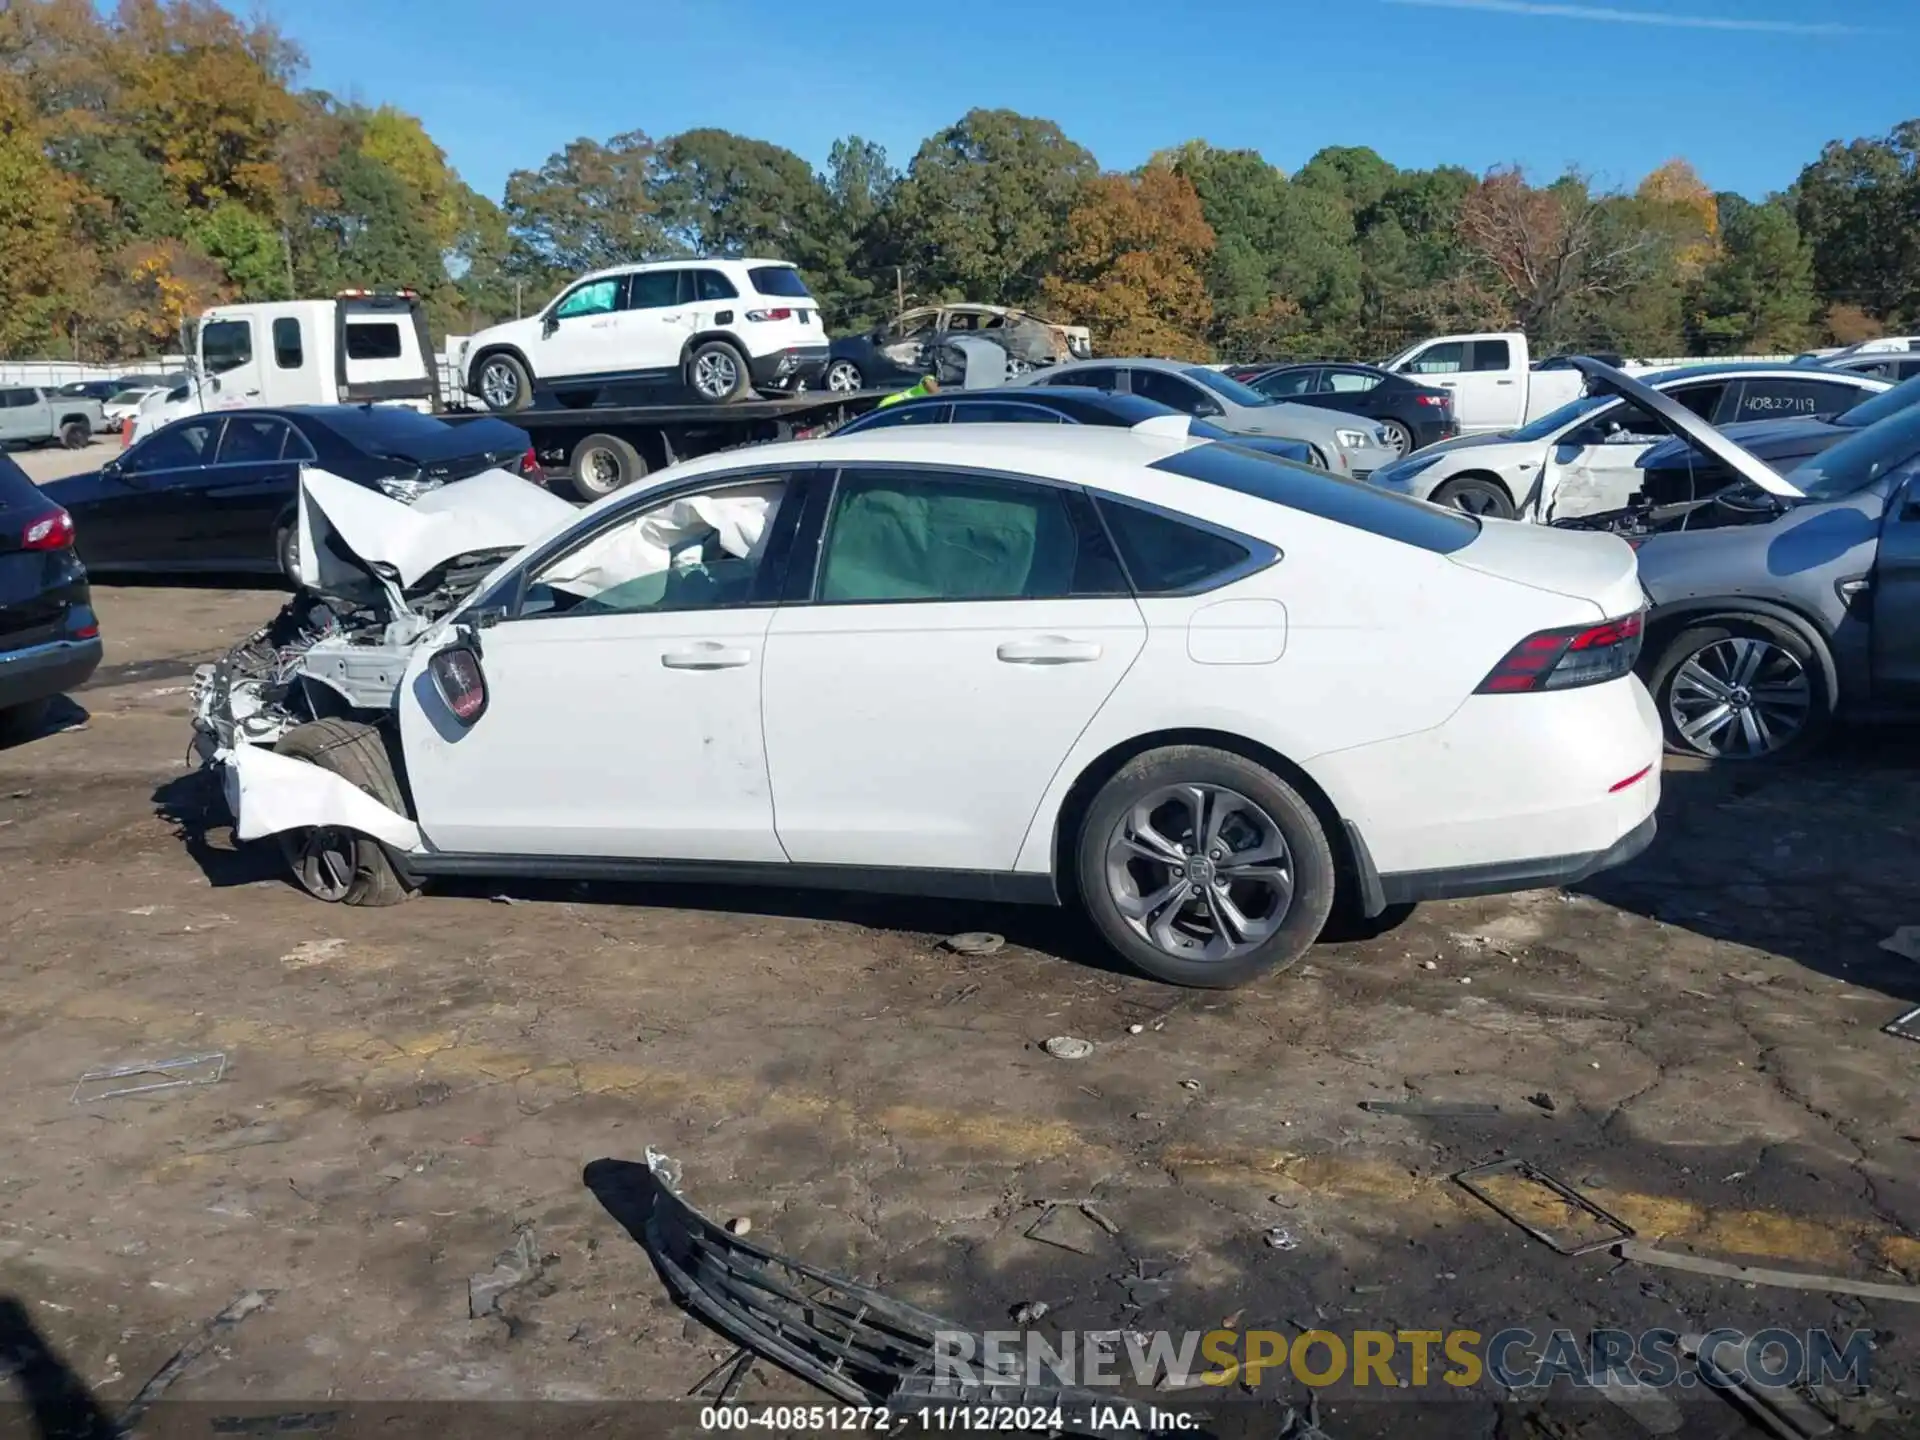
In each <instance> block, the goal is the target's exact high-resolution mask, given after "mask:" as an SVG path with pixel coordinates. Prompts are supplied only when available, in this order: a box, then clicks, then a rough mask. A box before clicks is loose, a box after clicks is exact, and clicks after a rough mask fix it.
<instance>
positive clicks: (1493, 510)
mask: <svg viewBox="0 0 1920 1440" xmlns="http://www.w3.org/2000/svg"><path fill="white" fill-rule="evenodd" d="M1427 498H1428V499H1430V500H1432V501H1433V503H1434V504H1436V505H1445V506H1447V507H1448V508H1450V509H1453V510H1459V511H1461V512H1463V513H1464V514H1468V515H1477V516H1479V517H1481V518H1482V519H1486V520H1511V519H1513V517H1514V514H1515V511H1514V508H1513V497H1512V496H1511V495H1509V494H1508V493H1507V487H1506V486H1504V485H1502V484H1501V483H1500V482H1499V481H1498V480H1482V479H1480V478H1479V477H1477V476H1473V475H1468V476H1464V477H1462V478H1461V479H1459V480H1449V481H1447V483H1446V484H1444V485H1441V486H1439V487H1437V488H1436V489H1435V490H1434V492H1433V494H1432V495H1430V496H1428V497H1427Z"/></svg>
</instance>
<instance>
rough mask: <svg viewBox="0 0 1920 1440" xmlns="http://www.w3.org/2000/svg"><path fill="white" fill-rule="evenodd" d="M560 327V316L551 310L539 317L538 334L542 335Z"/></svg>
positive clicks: (549, 333)
mask: <svg viewBox="0 0 1920 1440" xmlns="http://www.w3.org/2000/svg"><path fill="white" fill-rule="evenodd" d="M559 328H560V317H559V316H558V315H555V314H553V313H551V312H549V313H547V314H545V315H543V316H541V317H540V334H541V335H542V336H543V337H544V336H547V335H551V334H553V332H554V331H556V330H558V329H559Z"/></svg>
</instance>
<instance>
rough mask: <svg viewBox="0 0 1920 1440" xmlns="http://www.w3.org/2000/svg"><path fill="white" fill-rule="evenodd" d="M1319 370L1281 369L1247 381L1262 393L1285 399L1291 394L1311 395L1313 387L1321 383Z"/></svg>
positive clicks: (1277, 398)
mask: <svg viewBox="0 0 1920 1440" xmlns="http://www.w3.org/2000/svg"><path fill="white" fill-rule="evenodd" d="M1319 380H1320V372H1319V371H1318V370H1281V371H1278V372H1277V373H1275V374H1272V375H1262V376H1260V377H1259V378H1258V379H1256V380H1249V381H1248V382H1247V383H1248V384H1249V385H1251V386H1253V388H1254V389H1256V390H1258V391H1259V392H1260V393H1261V394H1262V395H1271V396H1272V397H1273V398H1274V399H1276V400H1284V399H1286V398H1287V397H1288V396H1289V395H1311V394H1312V393H1313V387H1314V386H1315V385H1316V384H1318V383H1319Z"/></svg>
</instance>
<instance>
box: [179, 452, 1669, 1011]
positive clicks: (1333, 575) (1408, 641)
mask: <svg viewBox="0 0 1920 1440" xmlns="http://www.w3.org/2000/svg"><path fill="white" fill-rule="evenodd" d="M1173 418H1174V419H1176V420H1178V421H1179V422H1180V424H1179V425H1178V426H1177V427H1168V426H1166V425H1164V424H1162V423H1160V422H1158V421H1148V422H1146V423H1145V424H1144V425H1142V426H1140V427H1138V428H1136V429H1134V430H1130V431H1129V430H1097V429H1086V428H1075V427H1066V426H1062V427H1057V428H1055V427H1041V426H1032V425H1005V426H1000V425H970V426H967V427H964V429H959V428H955V427H947V426H928V427H925V428H920V427H907V428H904V429H897V430H881V431H874V432H870V433H866V434H860V435H851V436H844V437H836V438H831V439H827V440H818V441H808V442H803V443H798V444H787V445H768V446H761V447H757V448H753V449H749V450H741V451H730V452H725V453H722V454H717V455H712V456H708V457H706V458H704V459H701V460H698V461H695V462H693V463H690V464H686V465H681V466H677V467H674V468H673V469H671V470H669V471H667V472H665V473H663V474H662V475H661V476H660V477H659V479H658V481H657V483H655V484H654V485H652V486H651V487H650V488H648V489H646V490H644V491H638V492H636V491H633V490H626V491H621V492H620V493H618V494H616V495H612V496H609V497H608V498H607V499H605V500H603V501H601V502H600V503H598V504H596V505H594V506H592V507H590V508H588V509H586V510H584V511H579V512H575V511H572V510H570V509H568V508H567V507H565V506H564V505H560V504H559V502H556V501H553V500H552V497H550V496H547V495H545V494H544V493H543V492H540V491H538V490H536V489H535V488H534V487H532V486H526V485H524V484H523V483H522V482H520V481H518V480H517V479H515V478H514V477H511V476H507V475H504V474H503V475H500V476H497V477H494V476H486V477H480V479H479V480H478V481H469V482H467V483H466V484H465V485H463V486H462V487H460V488H461V490H462V492H463V495H462V497H461V503H460V504H459V505H458V506H455V505H453V504H451V503H447V504H445V505H444V506H443V507H442V508H438V509H434V508H429V506H428V505H427V502H426V501H422V502H420V503H418V504H415V505H413V506H410V507H409V506H402V505H398V504H391V503H389V502H386V501H385V500H384V498H383V497H380V496H377V495H372V494H370V493H368V492H366V491H364V490H360V489H359V488H358V487H347V486H339V485H335V484H332V483H330V481H329V477H326V476H323V475H313V474H310V475H309V476H308V477H307V478H306V481H305V487H306V488H305V497H304V500H303V506H302V526H303V541H304V543H303V545H302V548H301V556H302V565H303V567H305V569H306V571H307V574H306V579H307V582H308V584H309V586H310V587H311V590H312V592H314V593H310V594H308V595H307V596H305V597H303V598H302V599H299V600H296V601H295V602H294V603H292V604H291V605H289V606H288V608H287V611H286V612H285V613H284V614H283V615H282V616H281V617H280V619H278V620H277V621H276V622H275V623H274V625H273V626H272V627H270V629H269V630H268V631H265V632H262V634H261V635H259V636H256V637H255V638H254V639H253V640H251V641H249V642H247V643H246V644H244V645H242V646H241V647H239V648H238V649H237V650H235V651H234V652H233V653H232V654H231V655H229V656H228V657H227V658H226V659H225V660H223V661H222V662H221V663H220V664H219V665H217V666H214V667H210V668H209V669H208V670H207V671H206V672H205V673H204V674H203V675H202V677H201V680H200V685H199V692H200V693H199V701H198V711H197V722H196V723H197V726H198V728H199V730H200V732H201V737H200V740H201V747H202V751H203V754H204V755H205V756H206V757H207V758H208V759H209V760H210V761H212V762H213V763H215V764H216V765H218V766H219V767H220V769H221V771H222V772H223V778H224V783H225V789H226V794H227V798H228V801H229V804H230V805H231V807H232V809H233V811H234V815H235V833H236V835H237V837H238V838H240V839H243V840H245V839H254V838H258V837H263V836H269V835H277V836H279V837H281V840H282V843H283V845H284V848H285V851H286V853H287V855H288V857H289V859H290V861H291V863H292V865H293V869H294V873H295V875H296V877H297V879H298V882H299V883H300V884H301V885H302V886H303V887H304V888H305V889H307V890H308V891H309V892H311V893H312V894H314V895H316V896H319V897H320V898H322V899H326V900H335V901H346V902H348V903H358V904H379V903H386V902H391V901H395V900H399V899H401V898H403V897H404V896H405V895H407V894H409V893H410V892H411V891H412V890H413V889H414V888H416V887H417V886H418V885H420V884H421V883H423V882H425V881H429V880H431V879H432V878H434V877H436V876H448V875H490V876H554V877H567V878H582V879H598V878H609V879H618V878H653V879H662V878H664V879H669V880H672V879H678V880H685V881H714V880H723V881H738V882H765V883H771V884H777V885H788V886H813V887H837V888H849V889H861V890H891V891H900V892H914V893H923V894H930V895H943V896H959V897H970V896H977V897H980V898H982V899H992V900H1008V901H1036V902H1043V903H1058V902H1062V901H1071V902H1073V903H1075V904H1077V905H1079V906H1081V907H1083V909H1084V910H1085V912H1086V914H1087V915H1088V916H1089V917H1090V919H1091V920H1092V922H1093V924H1094V925H1095V926H1097V927H1098V929H1099V930H1100V932H1101V933H1102V935H1104V937H1105V938H1106V940H1107V941H1108V942H1109V943H1110V944H1111V945H1112V946H1113V947H1114V949H1116V950H1117V951H1119V952H1120V953H1121V954H1122V955H1124V956H1125V957H1126V958H1127V959H1129V960H1130V961H1132V962H1133V963H1134V964H1136V965H1137V966H1139V967H1140V968H1141V969H1142V970H1145V971H1147V972H1148V973H1150V974H1153V975H1156V976H1159V977H1161V978H1163V979H1166V980H1170V981H1175V982H1180V983H1185V984H1196V985H1216V986H1224V985H1232V984H1237V983H1240V982H1242V981H1244V980H1247V979H1249V978H1250V977H1252V976H1255V975H1257V974H1260V973H1262V972H1263V971H1267V970H1271V969H1274V968H1277V967H1280V966H1284V965H1286V964H1288V963H1290V962H1292V961H1293V960H1294V959H1296V958H1297V957H1298V956H1299V955H1300V954H1301V953H1302V952H1303V951H1304V950H1305V949H1306V948H1307V947H1308V946H1309V945H1310V944H1311V943H1312V942H1313V940H1314V939H1315V938H1316V937H1317V936H1318V935H1319V933H1320V931H1321V929H1322V928H1323V926H1324V925H1325V923H1326V921H1327V918H1328V915H1329V912H1330V910H1331V909H1332V908H1333V906H1334V905H1335V904H1336V902H1338V903H1340V904H1341V905H1342V907H1343V908H1344V909H1347V910H1349V911H1350V912H1351V913H1354V914H1357V915H1362V916H1378V915H1380V914H1381V913H1382V912H1383V911H1385V910H1386V909H1387V908H1388V907H1389V906H1393V905H1397V904H1403V903H1405V902H1411V901H1415V900H1420V899H1427V898H1441V897H1447V896H1457V895H1478V894H1487V893H1492V892H1497V891H1505V890H1515V889H1524V888H1528V887H1533V886H1541V885H1553V884H1562V883H1567V882H1570V881H1573V880H1576V879H1579V878H1580V877H1583V876H1585V875H1588V874H1590V873H1592V872H1594V871H1596V870H1598V869H1601V868H1602V867H1604V866H1608V865H1612V864H1615V863H1618V862H1620V861H1622V860H1625V859H1627V858H1629V857H1630V856H1632V855H1634V854H1635V853H1637V852H1638V851H1639V850H1640V849H1642V848H1643V847H1644V846H1645V845H1646V844H1647V843H1648V841H1649V840H1650V839H1651V837H1652V834H1653V827H1654V820H1653V812H1654V807H1655V802H1656V800H1657V799H1658V793H1659V769H1658V765H1659V758H1660V726H1659V722H1658V719H1657V718H1656V716H1655V713H1654V710H1653V707H1652V705H1651V703H1650V702H1649V700H1648V697H1647V693H1646V691H1645V689H1644V688H1643V687H1642V686H1641V684H1640V682H1639V681H1638V680H1637V679H1635V678H1634V676H1633V662H1634V660H1635V658H1636V656H1637V654H1638V650H1639V636H1640V616H1639V611H1640V606H1641V604H1642V595H1641V590H1640V585H1639V581H1638V579H1637V576H1636V571H1635V561H1634V554H1633V551H1632V550H1631V549H1630V548H1629V547H1628V546H1627V545H1626V544H1625V543H1624V542H1622V541H1620V540H1618V539H1616V538H1614V537H1612V536H1606V535H1598V534H1572V533H1565V532H1560V531H1555V530H1552V529H1548V528H1544V527H1537V526H1528V525H1519V524H1509V523H1502V522H1495V521H1484V520H1481V519H1479V518H1477V517H1474V516H1469V515H1463V514H1459V513H1456V512H1452V511H1448V510H1443V509H1441V508H1439V507H1436V506H1432V505H1428V504H1425V503H1422V502H1419V501H1414V500H1408V499H1405V498H1402V497H1399V496H1395V495H1392V494H1389V493H1386V492H1383V491H1380V490H1377V489H1374V488H1372V487H1369V486H1366V485H1363V484H1359V483H1356V482H1353V481H1349V480H1345V479H1342V478H1340V477H1338V476H1335V475H1331V474H1328V473H1327V472H1325V471H1322V470H1316V469H1310V468H1307V467H1305V466H1300V465H1296V464H1292V463H1289V462H1287V461H1283V460H1278V459H1275V458H1273V457H1271V456H1267V455H1261V454H1257V453H1254V452H1252V451H1249V450H1245V449H1241V448H1239V447H1237V446H1234V445H1232V444H1228V443H1220V442H1213V441H1207V440H1196V439H1194V438H1193V437H1191V436H1189V435H1187V434H1186V433H1185V428H1186V427H1185V419H1184V417H1173ZM515 487H518V488H515ZM434 498H436V497H428V499H434ZM555 507H558V508H555ZM562 512H565V513H562ZM507 547H511V550H512V553H510V554H509V553H505V552H506V549H507ZM316 597H318V598H316ZM582 737H591V738H590V739H584V740H583V738H582Z"/></svg>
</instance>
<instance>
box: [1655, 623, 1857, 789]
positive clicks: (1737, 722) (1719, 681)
mask: <svg viewBox="0 0 1920 1440" xmlns="http://www.w3.org/2000/svg"><path fill="white" fill-rule="evenodd" d="M1652 688H1653V693H1654V697H1655V699H1656V700H1657V702H1658V703H1659V706H1660V722H1661V727H1662V728H1663V729H1664V730H1665V731H1666V737H1667V744H1668V746H1669V748H1671V749H1674V750H1678V751H1680V752H1682V753H1684V754H1689V755H1700V756H1704V757H1706V758H1707V759H1709V760H1780V759H1784V758H1787V757H1788V756H1790V755H1792V754H1794V753H1797V752H1799V751H1803V750H1805V749H1807V748H1808V747H1809V746H1810V745H1812V743H1813V742H1814V740H1815V739H1817V738H1818V736H1819V734H1820V732H1821V731H1822V730H1824V729H1825V728H1826V724H1827V721H1828V718H1829V715H1830V710H1831V706H1830V703H1829V700H1828V696H1827V693H1826V678H1825V675H1824V673H1823V672H1822V670H1821V667H1820V663H1819V661H1818V660H1817V659H1816V658H1815V656H1814V655H1813V653H1812V652H1811V651H1810V650H1809V649H1808V648H1807V646H1806V644H1805V643H1804V642H1803V641H1802V640H1801V639H1800V637H1799V636H1797V635H1794V634H1793V633H1791V632H1790V631H1788V630H1785V629H1783V628H1776V627H1774V626H1771V625H1767V624H1765V623H1764V622H1757V621H1755V622H1748V621H1741V620H1729V621H1727V622H1725V623H1722V624H1715V625H1701V626H1696V627H1695V628H1693V629H1691V630H1687V631H1684V632H1683V633H1681V634H1680V635H1677V636H1675V637H1674V640H1673V642H1672V643H1671V644H1670V645H1668V646H1667V648H1666V650H1665V651H1664V652H1663V653H1662V655H1661V658H1660V663H1659V665H1658V666H1656V667H1655V669H1654V673H1653V687H1652Z"/></svg>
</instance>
